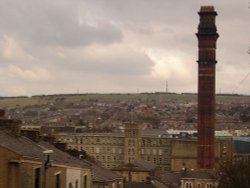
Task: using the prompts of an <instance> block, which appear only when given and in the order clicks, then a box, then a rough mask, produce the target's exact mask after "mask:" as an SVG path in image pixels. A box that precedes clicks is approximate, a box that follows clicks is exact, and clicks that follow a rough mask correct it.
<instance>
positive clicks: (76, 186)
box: [75, 180, 78, 188]
mask: <svg viewBox="0 0 250 188" xmlns="http://www.w3.org/2000/svg"><path fill="white" fill-rule="evenodd" d="M75 188H78V180H76V183H75Z"/></svg>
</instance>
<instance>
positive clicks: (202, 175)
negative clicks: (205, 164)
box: [181, 171, 216, 179]
mask: <svg viewBox="0 0 250 188" xmlns="http://www.w3.org/2000/svg"><path fill="white" fill-rule="evenodd" d="M181 175H182V178H183V179H216V176H215V175H216V174H215V172H214V171H186V172H181Z"/></svg>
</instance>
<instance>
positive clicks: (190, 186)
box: [185, 183, 193, 188]
mask: <svg viewBox="0 0 250 188" xmlns="http://www.w3.org/2000/svg"><path fill="white" fill-rule="evenodd" d="M185 188H193V184H192V183H186V184H185Z"/></svg>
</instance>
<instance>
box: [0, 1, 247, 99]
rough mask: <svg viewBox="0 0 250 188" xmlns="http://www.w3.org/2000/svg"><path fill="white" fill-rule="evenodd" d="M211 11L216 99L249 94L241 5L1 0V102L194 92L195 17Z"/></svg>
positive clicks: (244, 17)
mask: <svg viewBox="0 0 250 188" xmlns="http://www.w3.org/2000/svg"><path fill="white" fill-rule="evenodd" d="M201 5H214V6H215V9H216V11H217V13H218V16H217V18H216V19H217V20H216V22H217V23H216V24H217V29H218V33H219V34H220V38H219V39H218V42H217V60H218V64H217V70H216V73H217V75H216V76H217V84H216V85H217V86H216V87H217V93H219V92H221V93H232V92H234V91H235V92H236V93H241V94H250V75H249V77H247V78H246V75H247V74H248V73H249V72H250V55H249V54H248V53H247V51H248V49H249V45H250V9H249V8H248V7H249V2H248V0H237V1H236V0H214V1H212V0H210V1H208V0H182V1H180V0H171V1H170V0H25V1H23V0H0V74H1V79H0V96H17V95H28V96H31V95H35V94H56V93H76V92H79V93H92V92H98V93H99V92H100V93H107V92H108V93H109V92H133V93H135V92H138V91H139V92H155V91H165V85H166V80H168V85H169V91H170V92H178V93H180V92H197V63H196V60H197V53H198V49H197V38H196V36H195V33H196V32H197V26H198V22H199V16H198V14H197V12H198V11H199V8H200V6H201Z"/></svg>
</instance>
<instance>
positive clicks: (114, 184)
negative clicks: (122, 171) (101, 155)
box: [0, 111, 124, 188]
mask: <svg viewBox="0 0 250 188" xmlns="http://www.w3.org/2000/svg"><path fill="white" fill-rule="evenodd" d="M20 123H21V122H20V121H16V120H11V119H6V118H5V117H4V112H3V111H1V112H0V187H1V188H90V187H92V188H104V187H105V188H109V187H110V188H123V187H124V185H123V177H122V176H120V175H117V174H115V173H114V172H112V171H110V170H107V169H105V168H103V167H100V166H98V165H96V164H93V163H91V162H89V161H86V160H80V159H77V158H75V157H72V156H70V155H68V154H67V153H65V152H63V151H61V150H59V149H57V148H55V147H54V146H52V145H50V144H49V143H47V142H44V141H37V142H34V141H32V140H30V139H28V138H26V137H23V136H21V134H20V133H21V132H20V128H19V126H20Z"/></svg>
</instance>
